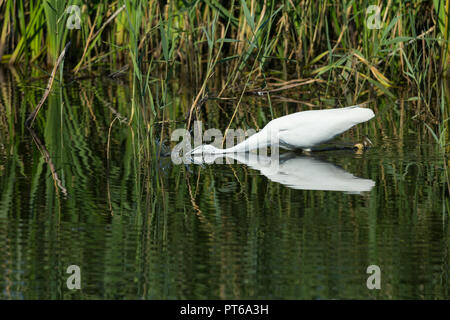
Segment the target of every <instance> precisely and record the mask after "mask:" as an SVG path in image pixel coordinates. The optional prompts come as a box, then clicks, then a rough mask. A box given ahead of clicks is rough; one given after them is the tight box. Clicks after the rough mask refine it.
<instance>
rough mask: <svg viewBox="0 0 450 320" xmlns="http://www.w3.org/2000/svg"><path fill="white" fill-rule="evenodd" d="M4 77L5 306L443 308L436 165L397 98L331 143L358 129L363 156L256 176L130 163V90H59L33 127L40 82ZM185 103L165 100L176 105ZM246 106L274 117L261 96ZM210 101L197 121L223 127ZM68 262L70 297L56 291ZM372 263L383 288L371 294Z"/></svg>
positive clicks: (108, 83) (442, 192) (166, 160)
mask: <svg viewBox="0 0 450 320" xmlns="http://www.w3.org/2000/svg"><path fill="white" fill-rule="evenodd" d="M1 80H2V82H1V94H0V114H1V115H0V298H2V299H185V298H186V299H340V298H345V299H348V298H349V299H405V298H406V299H411V298H418V299H449V298H450V289H449V288H450V286H449V245H450V236H449V215H448V208H447V206H448V193H446V192H448V191H446V185H445V178H446V177H445V171H444V161H443V159H444V158H443V154H442V151H441V150H440V149H439V148H438V146H437V145H436V143H435V141H434V140H433V139H432V137H431V135H430V134H429V132H428V129H427V128H425V126H424V125H423V123H421V122H420V121H414V120H411V118H412V117H413V116H414V109H413V108H412V106H410V105H408V104H405V103H392V102H389V103H388V102H386V101H385V100H383V99H380V100H379V101H378V100H377V101H375V102H374V106H373V108H374V110H375V111H376V114H377V117H376V118H375V119H374V120H372V121H371V122H370V123H369V124H364V125H362V126H360V127H358V128H356V129H354V130H352V131H351V132H349V133H347V134H345V135H344V136H343V137H342V138H341V140H340V141H338V142H337V143H348V142H352V141H354V140H358V139H361V137H362V136H363V135H365V134H367V135H369V136H370V138H371V140H372V141H373V142H374V147H373V148H371V149H369V150H368V151H366V152H365V153H363V154H356V153H355V152H352V151H330V152H322V153H320V154H313V155H304V154H303V155H302V154H294V155H290V156H289V157H288V160H289V161H290V162H285V166H284V167H283V170H284V171H283V172H281V173H280V174H278V175H265V174H264V172H263V170H261V168H257V167H255V165H253V166H252V165H250V164H249V165H245V164H242V163H239V162H234V163H231V164H203V165H197V164H191V165H175V164H173V163H172V161H171V159H170V157H168V156H167V154H166V153H167V152H166V153H165V152H161V156H160V157H155V158H154V159H153V161H149V163H147V164H145V165H142V164H141V165H138V160H137V159H138V156H137V155H136V152H135V150H136V149H135V146H136V141H137V138H136V136H135V135H133V130H132V129H131V128H130V127H129V126H127V124H126V121H125V120H124V121H123V122H121V121H114V119H115V118H116V117H119V118H121V117H123V118H126V117H129V114H130V112H129V110H130V101H131V97H130V96H131V93H130V92H131V89H130V84H129V83H127V82H117V81H112V80H105V81H103V80H101V81H100V80H98V79H86V80H81V81H78V82H75V83H72V84H70V85H68V86H66V87H65V88H61V87H57V89H56V90H54V92H53V93H52V95H51V96H50V97H49V98H48V100H47V102H46V104H45V105H44V108H43V110H42V111H41V114H40V115H39V117H38V119H37V121H36V123H35V126H34V128H35V132H34V133H31V132H29V131H28V130H27V129H26V128H25V127H24V125H23V121H24V119H25V117H26V115H27V113H28V112H29V111H30V110H32V108H33V107H34V106H35V105H36V103H37V101H39V99H40V97H41V94H42V89H40V88H43V87H45V81H44V80H43V81H39V80H38V81H34V82H25V81H24V80H23V79H22V78H20V77H17V76H15V75H14V73H13V74H11V72H10V71H8V70H3V71H2V74H1ZM192 95H194V93H192V92H191V93H186V90H174V93H173V95H172V96H169V99H171V102H170V103H171V105H172V106H176V108H175V107H173V108H174V110H185V109H186V108H189V106H190V104H189V103H190V101H192ZM248 99H249V100H246V101H244V106H249V108H250V106H251V107H254V106H260V108H261V110H262V112H263V113H264V116H263V117H262V118H258V120H257V121H258V122H259V123H260V124H262V123H264V120H267V119H269V120H270V112H269V110H268V109H267V108H266V107H265V106H264V105H265V104H266V101H265V100H263V99H261V98H258V97H250V98H248ZM251 99H254V100H251ZM208 107H209V108H210V109H208V110H209V113H208V114H209V115H210V116H209V117H208V118H207V119H205V120H206V125H207V126H209V127H217V128H222V129H223V128H225V127H226V125H227V124H228V122H227V121H228V119H225V120H224V121H221V120H220V116H217V114H218V113H219V111H216V110H215V109H214V108H213V107H214V105H213V106H208ZM272 107H273V110H275V111H276V112H278V113H283V112H285V110H307V108H306V107H304V106H302V105H296V104H291V103H289V104H288V103H281V102H280V103H277V102H274V104H273V106H272ZM174 113H175V116H176V118H177V120H180V119H181V122H182V120H183V119H184V118H183V114H182V112H177V111H174ZM238 116H239V114H238ZM218 119H219V120H218ZM113 121H114V123H113V125H111V123H112V122H113ZM248 123H251V121H248ZM183 125H184V124H183V123H181V124H173V125H172V127H171V128H170V130H171V129H173V128H176V127H182V126H183ZM158 128H159V127H158ZM170 130H169V131H170ZM33 134H34V135H33ZM166 135H167V133H166ZM108 136H109V139H108ZM160 138H161V136H158V135H156V136H155V139H160ZM163 140H164V141H166V140H167V136H164V137H163ZM108 141H109V142H108ZM172 145H173V144H172ZM172 145H170V144H169V142H168V141H166V143H165V147H164V148H165V149H164V148H163V149H164V150H166V151H167V150H170V146H172ZM108 146H109V149H108ZM164 150H163V151H164ZM286 157H287V156H286ZM295 175H297V176H301V177H300V178H298V179H289V178H291V177H292V176H294V177H295ZM343 179H344V180H345V181H344V182H342V180H343ZM355 183H356V184H355ZM349 184H350V185H349ZM73 264H74V265H78V266H80V268H81V275H82V288H81V290H74V291H72V290H69V289H67V286H66V280H67V277H68V274H66V269H67V267H68V266H69V265H73ZM369 265H378V266H379V267H380V269H381V273H382V276H381V289H380V290H369V289H368V288H367V286H366V280H367V278H368V276H369V275H368V274H367V273H366V269H367V267H368V266H369Z"/></svg>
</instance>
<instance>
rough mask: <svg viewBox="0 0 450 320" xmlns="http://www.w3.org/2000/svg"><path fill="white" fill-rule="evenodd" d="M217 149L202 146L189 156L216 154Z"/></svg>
mask: <svg viewBox="0 0 450 320" xmlns="http://www.w3.org/2000/svg"><path fill="white" fill-rule="evenodd" d="M217 150H218V149H217V148H216V147H214V146H213V145H210V144H204V145H201V146H199V147H197V148H195V149H194V150H192V151H191V152H190V153H189V155H192V156H197V155H202V154H214V153H216V152H217Z"/></svg>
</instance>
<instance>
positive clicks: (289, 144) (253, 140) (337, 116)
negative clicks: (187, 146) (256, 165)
mask: <svg viewBox="0 0 450 320" xmlns="http://www.w3.org/2000/svg"><path fill="white" fill-rule="evenodd" d="M374 116H375V114H374V113H373V111H372V110H371V109H368V108H362V107H360V106H359V105H356V106H351V107H346V108H338V109H326V110H310V111H302V112H296V113H293V114H289V115H286V116H283V117H280V118H277V119H274V120H272V121H270V122H269V123H268V124H267V125H266V126H265V127H264V128H263V129H262V130H261V131H259V132H258V133H256V134H254V135H252V136H251V137H249V138H248V139H247V140H244V141H242V142H241V143H239V144H237V145H235V146H234V147H231V148H228V149H219V148H216V147H214V146H212V145H202V146H200V147H198V148H195V149H194V150H192V151H191V154H192V155H196V154H202V153H209V154H226V153H235V152H247V151H250V150H254V149H258V148H263V147H267V146H270V145H274V144H278V145H279V147H281V148H284V149H303V150H307V151H309V150H311V148H312V147H314V146H316V145H319V144H322V143H324V142H327V141H329V140H331V139H333V138H334V137H335V136H337V135H339V134H341V133H343V132H345V131H347V130H348V129H350V128H351V127H353V126H355V125H357V124H359V123H362V122H366V121H368V120H370V119H372V118H373V117H374Z"/></svg>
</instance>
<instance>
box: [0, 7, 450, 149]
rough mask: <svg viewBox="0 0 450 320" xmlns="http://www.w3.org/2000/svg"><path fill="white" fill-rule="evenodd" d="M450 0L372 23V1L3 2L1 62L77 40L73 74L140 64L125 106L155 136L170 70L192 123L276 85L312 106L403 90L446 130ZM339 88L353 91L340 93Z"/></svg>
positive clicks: (36, 57)
mask: <svg viewBox="0 0 450 320" xmlns="http://www.w3.org/2000/svg"><path fill="white" fill-rule="evenodd" d="M449 2H450V0H434V1H432V2H428V1H420V0H412V1H408V2H406V3H405V2H404V1H400V0H391V1H388V2H382V1H378V2H377V3H375V4H379V5H380V7H381V12H380V28H375V29H373V28H370V26H369V24H368V19H373V16H370V15H371V13H370V12H369V13H368V12H367V9H368V8H369V6H370V5H373V4H374V3H373V1H368V0H352V1H346V2H341V1H329V0H317V1H314V2H312V1H307V0H301V1H298V2H295V3H294V2H293V1H288V0H286V1H273V0H272V1H271V0H268V1H255V0H233V1H231V2H227V1H219V0H206V1H199V0H194V1H189V2H187V1H168V2H167V3H165V4H164V3H163V2H160V1H156V0H150V1H129V0H117V1H112V2H111V1H103V0H98V1H89V2H83V1H80V0H76V1H75V0H74V1H60V0H44V1H24V0H16V1H13V0H4V1H1V2H0V18H1V19H0V21H1V25H0V32H1V34H0V60H1V61H2V62H3V63H10V64H30V63H31V64H33V65H38V66H43V65H46V64H48V65H52V64H54V63H55V61H56V57H58V55H59V53H60V52H61V50H62V48H64V46H65V44H66V42H68V41H69V40H70V41H71V43H72V44H73V46H72V48H71V50H70V53H69V54H68V56H67V57H66V65H69V66H70V69H71V70H72V71H73V72H70V73H66V74H68V75H70V76H72V77H74V76H75V75H76V76H80V73H83V72H84V73H85V74H92V73H93V72H94V73H95V70H98V69H101V68H105V66H106V68H109V69H111V72H114V71H117V70H119V69H121V68H122V67H123V66H124V65H129V66H131V68H130V69H131V70H132V74H130V79H131V80H132V83H133V88H134V96H133V99H132V101H131V103H130V110H129V111H128V114H127V116H128V118H129V120H130V124H131V123H135V124H136V129H137V128H139V131H140V132H139V133H137V134H138V137H140V136H145V135H148V133H149V128H150V127H152V123H153V122H154V121H155V120H157V121H165V120H168V118H169V119H170V120H179V119H180V118H181V115H180V113H177V112H176V111H175V109H174V106H173V105H170V104H169V103H168V99H167V88H168V82H169V81H171V80H172V79H186V80H188V81H189V83H190V84H191V86H192V92H193V99H192V101H191V102H190V104H189V106H188V107H187V110H183V113H187V116H186V117H185V118H186V126H187V127H188V128H189V127H190V125H191V123H192V121H193V120H194V119H195V118H200V117H203V116H204V115H205V106H204V104H205V102H206V101H209V100H211V99H225V98H231V99H235V100H234V101H238V102H237V104H235V105H234V106H233V107H230V108H229V109H228V110H226V111H227V115H228V117H229V120H230V125H231V123H232V122H233V121H235V115H236V114H237V112H239V108H240V101H241V99H242V97H243V95H244V94H245V93H257V94H262V95H264V96H266V97H267V98H268V103H269V106H271V103H270V101H271V96H272V95H275V92H276V93H277V94H280V93H282V94H285V95H287V96H289V98H291V99H296V100H298V101H302V102H303V104H304V105H308V106H312V105H313V104H322V103H324V102H327V101H330V100H335V102H337V104H338V105H346V104H349V103H358V102H365V101H371V100H372V99H373V98H374V97H378V96H386V97H389V98H390V99H392V100H393V101H394V100H395V99H396V92H398V90H399V89H405V90H407V91H408V92H409V93H408V95H409V99H412V100H417V101H419V103H417V110H416V116H417V119H421V120H423V121H425V122H426V123H427V124H428V125H429V126H431V127H432V129H433V132H434V133H437V127H436V124H437V123H440V122H441V125H443V126H447V125H448V124H447V122H442V121H443V120H444V115H443V112H444V111H445V109H446V108H442V107H441V106H440V103H436V102H439V101H441V96H442V85H441V83H442V79H443V77H444V76H445V73H446V72H447V73H448V65H449V61H450V60H449V59H450V54H449V12H448V10H449ZM69 5H78V6H79V8H80V12H81V15H80V19H81V23H80V27H81V29H79V30H78V29H71V30H69V29H68V28H67V27H66V22H67V19H68V18H69V13H68V12H67V11H66V10H65V9H66V8H67V7H68V6H69ZM218 75H220V77H218ZM217 79H220V80H217ZM312 82H314V83H316V85H317V86H320V87H322V88H326V91H327V93H329V94H330V95H331V93H334V94H335V96H334V97H331V96H324V97H322V99H319V101H318V103H311V102H308V101H305V99H304V97H303V96H302V95H301V93H299V89H301V88H302V86H303V85H305V83H307V84H309V83H312ZM336 87H337V88H339V90H340V91H341V92H336V91H339V90H336ZM342 93H344V94H345V95H346V96H347V97H349V95H348V93H351V95H350V98H346V100H345V101H340V100H337V101H336V99H335V97H336V96H341V95H342ZM336 94H337V95H336ZM270 113H271V114H270V116H271V117H273V116H277V115H280V113H282V112H281V111H279V110H272V108H270ZM436 121H437V122H436ZM447 132H448V130H447ZM138 140H139V141H141V139H140V138H139V139H138Z"/></svg>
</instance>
